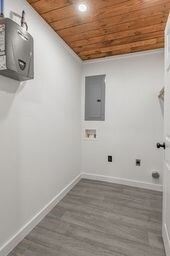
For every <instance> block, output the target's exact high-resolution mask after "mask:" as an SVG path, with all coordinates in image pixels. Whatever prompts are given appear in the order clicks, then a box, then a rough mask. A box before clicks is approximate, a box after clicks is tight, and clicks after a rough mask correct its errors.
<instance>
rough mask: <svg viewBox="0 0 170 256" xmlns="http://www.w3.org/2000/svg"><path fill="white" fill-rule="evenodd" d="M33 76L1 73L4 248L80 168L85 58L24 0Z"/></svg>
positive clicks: (12, 5)
mask: <svg viewBox="0 0 170 256" xmlns="http://www.w3.org/2000/svg"><path fill="white" fill-rule="evenodd" d="M23 9H24V10H25V11H26V19H27V22H28V25H29V32H30V33H31V34H32V35H33V37H34V42H35V79H34V80H32V81H27V82H24V83H19V82H17V81H14V80H11V79H8V78H5V77H0V248H1V247H2V246H3V245H4V243H6V242H7V241H8V240H9V239H10V238H11V237H12V236H13V235H15V233H16V232H17V231H18V230H19V229H20V228H22V227H23V226H24V225H25V224H26V223H27V222H28V221H29V220H31V218H32V217H33V216H35V214H36V213H37V212H39V211H40V210H41V209H42V208H43V207H44V206H45V205H46V204H47V203H49V201H50V200H51V199H52V198H53V197H54V196H56V195H57V194H58V193H59V192H60V191H61V190H62V189H63V188H64V187H65V186H66V185H68V183H69V182H71V181H72V180H73V179H74V178H75V177H76V176H77V175H79V173H80V136H81V135H80V134H81V130H80V116H81V114H80V90H81V86H80V83H81V62H80V60H79V59H78V57H76V56H74V54H73V53H72V52H71V50H69V49H68V47H67V46H66V45H65V43H64V42H63V41H62V40H61V39H60V38H59V37H58V36H57V35H56V34H55V32H54V31H53V30H52V29H51V28H50V27H49V26H48V25H47V24H46V23H45V22H44V21H43V20H42V19H41V18H40V17H39V15H38V14H37V13H36V12H35V11H33V9H32V8H31V7H30V6H29V5H28V4H27V3H26V2H25V1H23V0H15V1H13V0H6V1H5V14H6V16H8V17H9V15H10V11H11V10H12V11H14V12H17V13H19V14H21V11H22V10H23Z"/></svg>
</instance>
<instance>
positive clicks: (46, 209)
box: [0, 175, 81, 256]
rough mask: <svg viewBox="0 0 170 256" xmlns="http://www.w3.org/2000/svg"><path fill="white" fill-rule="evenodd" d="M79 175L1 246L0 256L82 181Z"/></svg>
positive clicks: (9, 249)
mask: <svg viewBox="0 0 170 256" xmlns="http://www.w3.org/2000/svg"><path fill="white" fill-rule="evenodd" d="M80 179H81V175H78V176H77V177H76V178H75V179H74V180H73V181H72V182H70V183H69V184H68V185H67V186H66V187H65V188H64V189H63V190H62V191H61V192H60V193H59V194H57V195H56V196H55V197H54V198H53V199H52V200H51V201H50V202H49V203H48V204H47V205H46V206H45V207H44V208H43V209H42V210H41V211H40V212H38V213H37V214H36V215H35V216H34V217H33V218H32V219H31V220H30V221H29V222H27V223H26V224H25V225H24V226H23V227H22V228H21V229H20V230H19V231H18V232H17V233H16V234H15V235H14V236H13V237H11V238H10V239H9V240H8V241H7V242H6V243H5V244H4V245H3V246H2V247H1V248H0V256H7V255H8V254H9V253H10V252H11V251H12V250H13V249H14V248H15V247H16V246H17V245H18V244H19V243H20V242H21V241H22V240H23V239H24V237H26V236H27V235H28V234H29V233H30V232H31V230H32V229H33V228H34V227H35V226H36V225H37V224H38V223H39V222H40V221H41V220H42V219H43V218H44V217H45V216H46V215H47V214H48V213H49V212H50V211H51V210H52V209H53V208H54V207H55V206H56V204H58V203H59V202H60V201H61V200H62V199H63V198H64V197H65V196H66V194H67V193H68V192H69V191H70V190H71V189H72V188H73V187H74V186H75V185H76V184H77V183H78V182H79V181H80Z"/></svg>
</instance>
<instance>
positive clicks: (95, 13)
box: [28, 0, 170, 60]
mask: <svg viewBox="0 0 170 256" xmlns="http://www.w3.org/2000/svg"><path fill="white" fill-rule="evenodd" d="M28 2H29V3H30V4H31V5H32V7H33V8H34V9H35V10H36V11H37V12H38V13H39V14H40V15H41V16H42V17H43V18H44V19H45V20H46V21H47V22H48V23H49V25H50V26H51V27H52V28H53V29H54V30H55V31H56V32H57V33H58V34H59V35H60V36H61V37H62V38H63V39H64V41H65V42H66V43H67V44H68V45H69V46H70V47H71V48H72V49H73V50H74V51H75V52H76V53H77V54H78V55H79V56H80V58H81V59H82V60H88V59H94V58H101V57H106V56H113V55H117V54H125V53H131V52H136V51H144V50H150V49H157V48H162V47H163V46H164V29H165V24H166V20H167V17H168V13H169V11H170V0H83V1H80V0H28ZM81 2H84V3H86V4H87V6H88V11H87V12H86V13H81V12H79V11H78V8H77V7H78V4H79V3H81Z"/></svg>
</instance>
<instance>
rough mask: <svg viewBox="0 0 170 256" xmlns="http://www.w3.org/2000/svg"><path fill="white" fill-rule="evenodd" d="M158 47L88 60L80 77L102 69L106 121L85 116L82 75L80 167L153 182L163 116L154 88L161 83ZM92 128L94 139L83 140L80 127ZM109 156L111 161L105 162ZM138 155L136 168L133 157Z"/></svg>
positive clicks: (160, 155)
mask: <svg viewBox="0 0 170 256" xmlns="http://www.w3.org/2000/svg"><path fill="white" fill-rule="evenodd" d="M163 71H164V64H163V51H162V50H161V51H158V52H150V53H140V54H132V55H127V56H124V57H121V58H120V57H115V58H111V59H109V60H108V61H107V60H103V61H100V60H99V61H97V62H95V61H94V62H93V61H91V62H87V63H85V64H84V65H83V76H89V75H98V74H106V121H105V122H93V121H91V122H85V121H84V79H83V88H82V120H83V124H82V166H81V171H82V172H85V173H88V174H93V175H104V176H109V177H110V176H111V177H117V178H122V179H130V180H131V181H132V184H133V182H134V181H137V182H138V183H141V184H142V183H150V184H153V183H155V181H154V180H153V179H152V177H151V173H152V171H153V170H159V171H160V173H161V178H160V181H159V182H160V183H162V169H163V167H162V165H163V151H161V150H157V149H156V146H155V145H156V143H157V142H162V140H163V115H162V112H161V107H160V102H159V100H158V97H157V96H158V92H159V91H160V89H161V88H162V87H163V85H164V78H163ZM85 128H94V129H95V128H96V129H97V140H96V141H95V142H94V141H87V140H84V129H85ZM107 155H112V156H113V163H108V162H107ZM138 158H139V159H141V161H142V165H141V167H136V166H135V159H138Z"/></svg>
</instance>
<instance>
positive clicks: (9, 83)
mask: <svg viewBox="0 0 170 256" xmlns="http://www.w3.org/2000/svg"><path fill="white" fill-rule="evenodd" d="M23 87H24V83H21V82H19V81H15V80H13V79H10V78H6V77H3V76H0V120H4V119H5V118H6V117H7V116H8V114H9V111H10V108H11V106H12V103H13V101H14V98H15V96H16V94H18V93H19V92H20V91H21V90H22V89H23Z"/></svg>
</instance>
